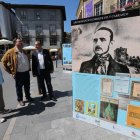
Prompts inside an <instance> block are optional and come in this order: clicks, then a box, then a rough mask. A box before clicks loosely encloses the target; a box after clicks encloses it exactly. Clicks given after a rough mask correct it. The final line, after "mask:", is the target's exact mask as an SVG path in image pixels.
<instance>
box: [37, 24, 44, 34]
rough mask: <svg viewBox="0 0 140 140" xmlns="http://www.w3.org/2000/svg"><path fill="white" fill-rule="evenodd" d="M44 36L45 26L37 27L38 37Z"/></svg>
mask: <svg viewBox="0 0 140 140" xmlns="http://www.w3.org/2000/svg"><path fill="white" fill-rule="evenodd" d="M41 35H43V26H42V25H36V36H41Z"/></svg>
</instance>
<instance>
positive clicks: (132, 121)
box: [126, 105, 140, 128]
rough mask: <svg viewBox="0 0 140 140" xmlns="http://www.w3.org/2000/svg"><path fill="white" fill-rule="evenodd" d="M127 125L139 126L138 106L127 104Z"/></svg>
mask: <svg viewBox="0 0 140 140" xmlns="http://www.w3.org/2000/svg"><path fill="white" fill-rule="evenodd" d="M126 123H127V125H129V126H132V127H135V128H140V106H134V105H128V110H127V121H126Z"/></svg>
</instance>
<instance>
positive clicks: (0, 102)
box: [0, 69, 11, 123]
mask: <svg viewBox="0 0 140 140" xmlns="http://www.w3.org/2000/svg"><path fill="white" fill-rule="evenodd" d="M3 82H4V80H3V76H2V71H1V69H0V114H7V113H10V112H11V109H5V104H4V100H3V90H2V83H3ZM5 121H6V119H5V118H0V123H3V122H5Z"/></svg>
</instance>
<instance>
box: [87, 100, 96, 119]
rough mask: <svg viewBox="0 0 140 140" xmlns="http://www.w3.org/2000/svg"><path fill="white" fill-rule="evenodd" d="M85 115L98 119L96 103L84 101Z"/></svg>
mask: <svg viewBox="0 0 140 140" xmlns="http://www.w3.org/2000/svg"><path fill="white" fill-rule="evenodd" d="M85 114H86V115H88V116H94V117H98V103H97V102H88V101H86V112H85Z"/></svg>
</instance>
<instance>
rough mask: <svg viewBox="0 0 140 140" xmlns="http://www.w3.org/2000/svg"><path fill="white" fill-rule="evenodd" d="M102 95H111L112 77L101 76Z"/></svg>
mask: <svg viewBox="0 0 140 140" xmlns="http://www.w3.org/2000/svg"><path fill="white" fill-rule="evenodd" d="M101 89H102V92H101V94H102V95H105V96H112V79H109V78H103V79H102V88H101Z"/></svg>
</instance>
